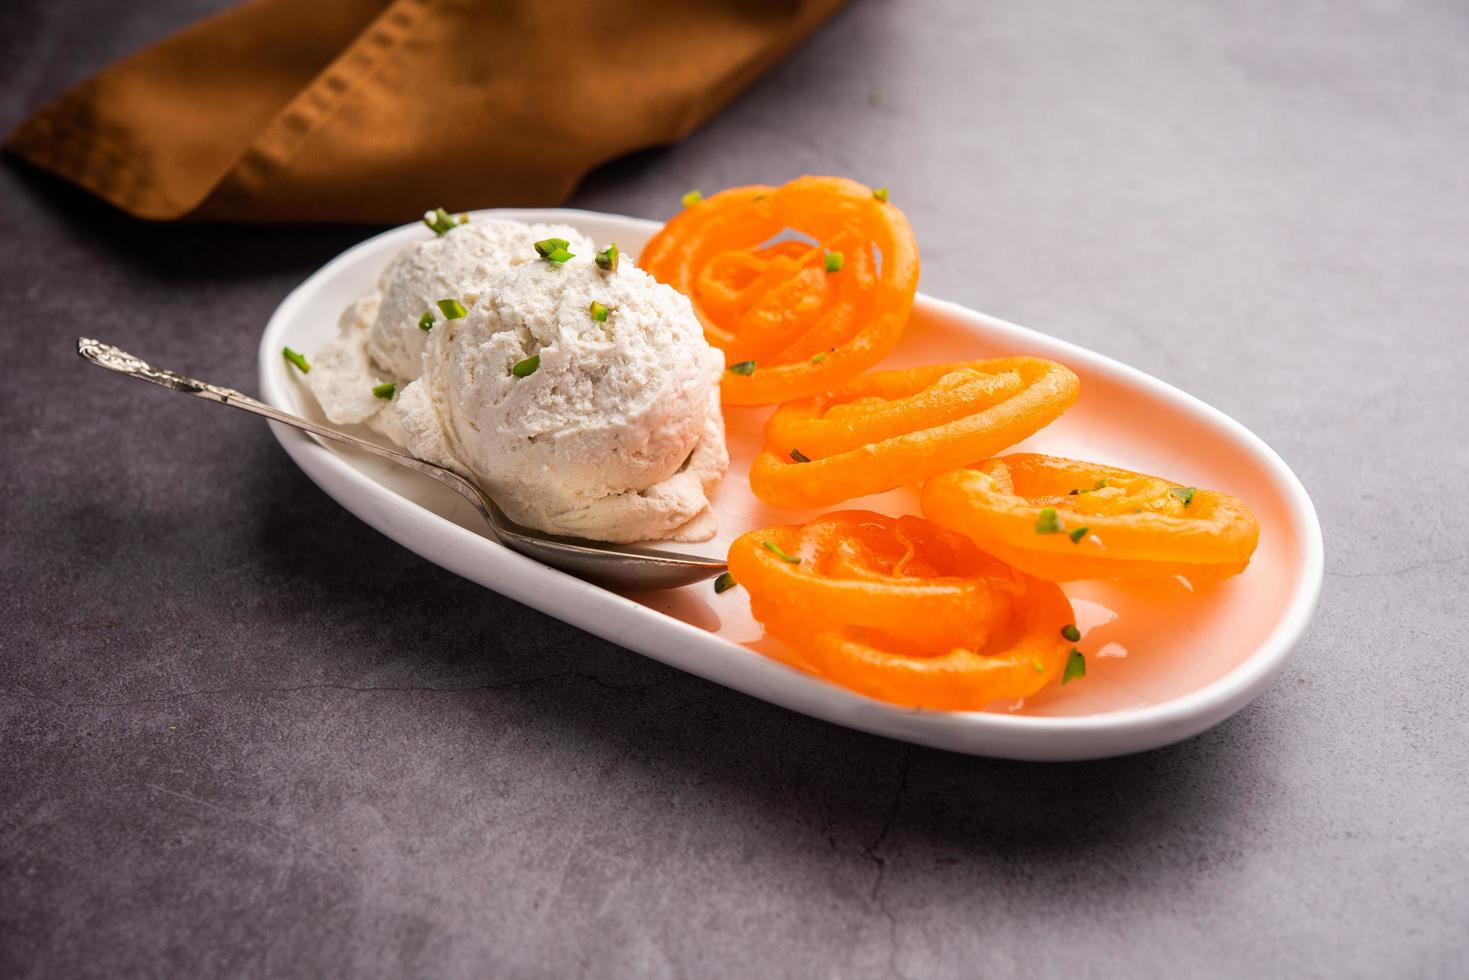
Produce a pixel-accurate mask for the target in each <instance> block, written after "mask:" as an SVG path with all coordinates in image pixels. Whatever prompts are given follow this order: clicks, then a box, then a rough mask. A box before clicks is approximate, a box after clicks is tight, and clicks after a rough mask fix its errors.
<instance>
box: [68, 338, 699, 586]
mask: <svg viewBox="0 0 1469 980" xmlns="http://www.w3.org/2000/svg"><path fill="white" fill-rule="evenodd" d="M77 353H78V354H80V355H81V356H82V357H85V358H86V359H87V360H89V361H91V362H92V363H93V364H96V365H99V366H101V367H105V368H107V369H108V370H109V371H116V372H117V373H119V374H125V375H127V376H128V377H130V378H137V379H138V380H140V381H151V382H152V383H153V384H156V385H162V386H163V387H165V388H170V389H172V390H174V391H182V392H184V393H185V394H189V395H196V396H198V397H199V398H204V399H208V400H209V401H212V402H218V403H219V404H221V405H228V406H229V407H231V408H238V409H241V410H243V411H246V412H254V413H255V414H256V415H264V416H265V417H266V418H268V419H274V420H275V421H277V422H283V423H285V424H286V425H293V426H295V427H296V428H298V429H305V430H306V431H307V432H310V433H312V434H313V435H317V436H320V437H321V438H323V439H332V440H334V441H336V442H340V443H343V444H345V445H348V446H351V447H352V448H354V449H360V450H362V451H363V452H365V453H371V454H372V455H374V456H381V457H382V458H383V459H388V460H392V461H393V462H394V463H397V464H398V465H399V466H406V467H408V468H409V469H411V470H417V471H418V472H419V473H422V474H424V475H425V476H431V477H433V478H434V479H435V480H438V481H439V482H440V483H442V484H443V485H444V486H446V487H448V488H449V489H451V490H453V491H454V492H456V493H458V494H459V495H460V496H462V497H464V499H465V500H468V501H469V502H470V503H471V504H474V507H475V509H476V510H478V511H479V512H480V515H481V516H482V517H484V519H485V523H486V524H488V525H489V526H490V530H491V531H492V532H493V533H494V535H495V538H496V539H497V540H498V541H499V542H500V543H501V544H503V545H504V546H505V547H507V548H510V549H511V550H513V551H518V552H520V553H521V554H522V555H526V556H528V557H531V558H534V559H536V560H537V561H540V562H544V563H545V564H547V565H550V566H551V567H552V568H559V569H561V570H562V571H564V572H570V573H572V574H573V575H578V576H580V577H582V578H586V579H591V580H592V581H594V582H598V583H600V584H603V585H611V586H614V587H617V588H622V589H634V590H637V589H676V588H678V587H679V586H681V585H689V584H691V583H694V582H702V581H703V580H705V579H708V578H713V577H714V576H716V575H718V574H719V573H721V572H723V571H724V570H725V564H724V562H722V561H719V560H718V559H716V558H704V557H701V556H699V555H684V554H678V553H675V552H671V551H656V550H654V549H652V548H640V547H638V546H637V545H621V544H606V543H602V542H598V541H582V540H580V539H577V538H565V537H560V536H558V535H554V534H545V533H542V532H540V531H535V530H532V529H530V528H527V527H522V526H520V525H519V524H516V523H515V522H513V521H511V520H510V518H508V517H506V516H505V512H504V511H502V510H501V509H500V508H499V506H498V505H497V504H496V503H495V502H494V501H493V500H491V499H490V498H489V497H488V496H487V495H486V494H485V493H484V492H483V491H481V490H480V488H479V487H477V486H475V485H474V484H473V483H471V482H470V481H469V480H466V479H465V478H464V477H462V476H460V475H459V474H458V473H455V472H453V471H452V470H446V469H444V468H443V467H442V466H435V465H433V464H432V463H425V462H424V461H423V460H421V459H414V458H413V457H412V456H409V455H408V454H406V453H400V452H397V451H396V450H392V449H385V448H383V447H382V446H379V445H377V444H376V443H371V442H368V441H366V440H364V439H358V438H357V437H356V436H351V435H348V434H347V433H345V432H341V431H339V430H337V429H333V428H330V427H329V426H325V425H317V424H316V423H315V422H309V421H307V420H306V419H303V418H298V417H297V416H295V415H291V414H290V413H288V412H283V411H281V410H280V409H278V408H275V407H273V406H271V405H267V404H265V403H264V402H261V401H256V400H255V399H253V398H251V397H250V396H248V395H244V394H241V393H240V392H238V391H235V390H233V389H231V388H221V387H220V386H219V385H212V384H208V383H206V382H203V381H195V380H194V379H193V378H186V377H184V376H183V375H181V374H175V373H174V372H172V371H165V370H163V369H161V368H155V367H153V366H152V365H150V364H149V363H148V362H146V361H144V360H142V359H141V358H137V357H134V356H133V355H132V354H129V353H127V352H126V351H123V350H119V349H117V348H116V347H112V346H110V345H108V344H104V343H101V342H100V341H96V340H92V339H91V338H88V337H78V338H77Z"/></svg>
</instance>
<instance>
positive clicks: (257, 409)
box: [77, 337, 503, 528]
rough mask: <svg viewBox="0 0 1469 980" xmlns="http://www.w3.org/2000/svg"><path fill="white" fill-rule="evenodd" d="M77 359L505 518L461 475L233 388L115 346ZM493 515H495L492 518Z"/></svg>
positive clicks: (80, 345) (88, 343)
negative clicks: (305, 438) (358, 458)
mask: <svg viewBox="0 0 1469 980" xmlns="http://www.w3.org/2000/svg"><path fill="white" fill-rule="evenodd" d="M77 353H78V354H80V355H81V356H82V357H85V358H86V359H87V360H89V361H91V362H92V363H93V364H96V365H97V366H99V367H104V368H106V369H107V370H109V371H116V372H117V373H118V374H123V375H127V376H128V377H130V378H137V379H138V380H139V381H149V382H152V383H153V384H156V385H162V386H163V387H165V388H171V389H172V390H174V391H182V392H184V393H185V394H188V395H193V396H195V397H196V398H203V399H205V400H206V401H211V402H216V403H218V404H220V405H228V406H229V407H230V408H238V409H240V410H241V411H245V412H253V413H254V414H256V415H263V416H265V417H266V418H268V419H271V420H273V421H275V422H280V423H282V424H284V425H290V426H294V427H296V428H298V429H304V430H305V431H307V432H310V433H311V434H312V435H316V436H320V437H321V438H323V439H331V440H333V441H335V442H340V443H342V444H343V445H347V446H351V447H352V448H353V449H360V450H362V451H363V452H365V453H371V454H372V455H374V456H380V457H382V458H383V459H387V460H392V461H393V462H394V463H397V464H398V465H399V466H406V467H408V468H409V469H411V470H417V471H418V472H419V473H422V474H424V475H425V476H431V477H433V478H434V479H435V480H438V481H439V482H440V483H442V484H444V485H445V486H446V487H449V488H450V489H451V490H453V491H455V492H456V493H458V494H460V495H461V496H463V497H464V498H465V499H466V500H468V501H469V502H470V503H472V504H474V506H475V507H476V509H478V510H479V512H480V513H481V514H482V515H484V518H485V520H486V521H487V522H489V524H490V526H491V527H492V528H494V527H495V526H496V525H497V524H498V520H500V519H503V516H502V515H500V514H498V513H497V512H498V510H499V508H498V507H496V506H495V504H494V503H493V502H492V501H490V500H489V499H488V498H486V497H485V496H484V495H483V494H481V493H480V491H479V488H478V487H476V486H475V485H474V484H473V483H470V482H469V481H468V480H466V479H464V477H462V476H460V475H459V474H458V473H455V472H453V471H452V470H446V469H444V468H443V467H442V466H435V465H434V464H432V463H425V462H424V461H423V460H421V459H415V458H413V457H412V456H409V455H408V454H407V453H400V452H397V451H396V450H393V449H388V448H385V447H383V446H379V445H378V444H376V443H373V442H368V441H367V440H366V439H359V438H357V437H356V436H353V435H348V434H347V433H345V432H342V431H340V430H338V429H333V428H331V427H329V426H325V425H318V424H317V423H315V422H312V421H309V420H307V419H303V418H301V417H300V416H297V415H292V414H291V413H289V412H283V411H281V410H280V409H278V408H276V407H275V406H274V405H267V404H266V403H265V402H262V401H257V400H256V399H254V398H251V397H250V396H249V395H246V394H244V393H243V392H239V391H236V390H235V389H233V388H225V387H223V386H221V385H214V384H210V383H208V382H207V381H198V380H196V379H194V378H187V377H185V376H183V375H182V374H178V373H176V372H174V371H169V370H167V369H165V368H156V367H154V366H153V365H151V364H149V363H148V362H147V361H145V360H143V359H142V358H141V357H136V356H134V355H132V354H129V353H128V352H127V351H125V350H120V349H119V348H117V347H113V346H112V345H111V344H104V343H102V342H101V341H99V340H93V339H92V338H90V337H78V338H77ZM492 511H495V512H496V513H492Z"/></svg>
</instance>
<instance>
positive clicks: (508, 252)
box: [367, 218, 593, 381]
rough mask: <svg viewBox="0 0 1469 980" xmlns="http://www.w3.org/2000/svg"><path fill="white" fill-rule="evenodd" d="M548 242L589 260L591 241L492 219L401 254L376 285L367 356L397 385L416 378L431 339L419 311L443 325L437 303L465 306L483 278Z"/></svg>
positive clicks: (565, 231)
mask: <svg viewBox="0 0 1469 980" xmlns="http://www.w3.org/2000/svg"><path fill="white" fill-rule="evenodd" d="M546 238H562V239H565V240H566V241H568V242H570V243H571V245H570V251H571V252H573V253H575V255H576V258H575V259H574V260H573V261H575V262H576V263H578V264H581V263H584V262H590V261H591V258H592V251H593V250H592V243H591V242H589V241H588V240H587V239H586V238H584V237H583V236H582V235H581V234H580V233H578V232H577V231H576V229H574V228H569V227H567V226H565V225H527V224H522V223H521V222H519V221H506V220H503V219H493V218H476V219H475V220H473V221H470V222H468V223H467V224H462V225H456V226H454V227H452V228H450V229H449V230H448V231H446V232H445V233H444V234H442V235H435V236H433V237H431V238H426V239H425V240H423V241H421V242H419V243H418V244H417V245H414V246H413V247H412V248H409V249H406V250H404V251H403V252H402V253H401V254H399V255H398V257H397V258H395V259H394V260H393V261H392V262H391V263H389V264H388V267H387V268H386V269H384V270H383V274H382V278H381V279H380V280H379V282H378V290H379V292H380V293H381V294H382V300H381V302H380V303H379V305H378V310H377V316H376V317H375V318H374V319H373V321H372V326H371V327H370V328H369V329H368V337H367V352H368V354H369V355H371V357H372V359H373V361H375V362H376V363H377V364H378V365H380V366H381V367H382V368H383V369H384V370H385V371H387V373H389V374H391V375H392V376H394V377H396V378H398V379H400V380H403V381H411V380H413V379H414V378H416V377H418V374H419V371H420V367H419V359H420V355H421V354H422V353H423V345H424V341H425V340H426V339H427V337H428V334H427V333H426V332H425V331H424V330H423V329H422V328H421V327H420V326H419V320H420V319H421V318H422V317H423V315H424V313H430V314H432V315H433V317H434V319H435V320H436V321H442V320H443V315H442V314H441V313H440V311H439V309H438V307H437V306H436V305H435V304H437V303H438V301H439V300H441V299H457V300H459V301H460V302H461V303H463V304H464V305H465V306H468V305H470V303H471V302H472V301H473V299H474V298H475V297H476V296H478V295H479V291H480V289H481V287H482V285H483V284H484V282H485V280H487V279H489V278H490V277H491V276H493V275H495V274H497V273H499V272H500V271H501V270H503V269H505V268H507V267H509V266H512V265H517V264H519V263H522V262H530V261H532V260H537V259H539V256H538V255H537V254H536V250H535V243H536V242H538V241H540V240H542V239H546Z"/></svg>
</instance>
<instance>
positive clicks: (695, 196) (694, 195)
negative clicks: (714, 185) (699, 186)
mask: <svg viewBox="0 0 1469 980" xmlns="http://www.w3.org/2000/svg"><path fill="white" fill-rule="evenodd" d="M679 200H680V201H682V202H683V206H684V207H686V208H691V207H693V206H694V205H695V204H698V203H699V202H700V201H702V200H704V195H703V194H702V193H701V192H699V191H689V192H688V193H687V194H685V195H684V196H683V197H681V198H679Z"/></svg>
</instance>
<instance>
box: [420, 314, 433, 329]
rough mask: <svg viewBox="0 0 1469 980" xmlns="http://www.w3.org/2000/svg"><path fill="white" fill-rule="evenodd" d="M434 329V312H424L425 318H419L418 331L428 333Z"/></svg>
mask: <svg viewBox="0 0 1469 980" xmlns="http://www.w3.org/2000/svg"><path fill="white" fill-rule="evenodd" d="M433 328H434V311H433V310H424V311H423V316H421V317H419V318H418V329H420V330H422V331H423V332H424V333H428V332H429V331H430V330H432V329H433Z"/></svg>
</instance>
